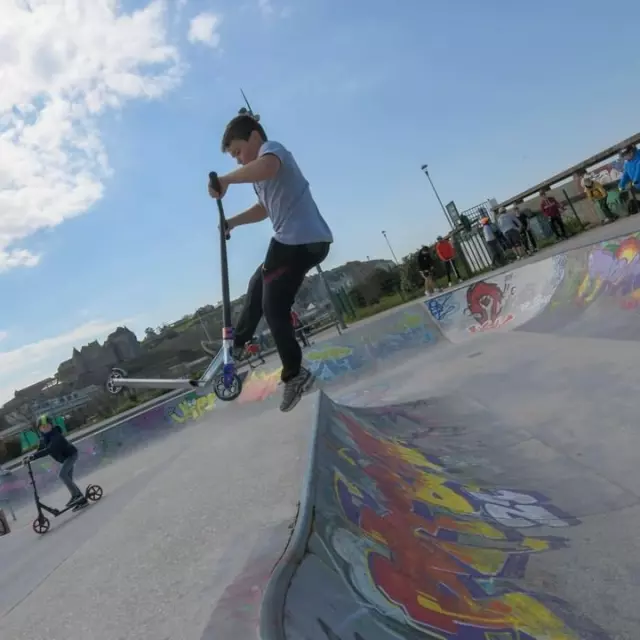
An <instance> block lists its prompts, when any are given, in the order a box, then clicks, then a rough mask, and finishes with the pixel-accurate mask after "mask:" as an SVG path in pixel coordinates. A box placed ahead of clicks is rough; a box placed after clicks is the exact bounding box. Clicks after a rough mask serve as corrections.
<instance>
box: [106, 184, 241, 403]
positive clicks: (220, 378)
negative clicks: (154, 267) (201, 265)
mask: <svg viewBox="0 0 640 640" xmlns="http://www.w3.org/2000/svg"><path fill="white" fill-rule="evenodd" d="M209 185H210V186H211V188H212V189H214V190H215V191H217V192H218V193H219V192H220V181H219V180H218V174H217V173H215V172H214V171H212V172H211V173H210V174H209ZM216 203H217V205H218V218H219V228H220V271H221V276H222V325H223V326H222V348H221V349H220V351H219V352H218V355H216V356H215V358H213V360H212V361H211V363H210V364H209V366H208V367H207V369H206V370H205V372H204V373H203V374H202V377H200V378H199V379H197V380H192V379H188V378H179V379H173V380H171V379H162V378H155V379H147V378H127V377H126V373H125V372H124V371H123V370H122V369H113V370H112V371H111V373H110V374H109V377H108V379H107V383H106V389H107V391H108V392H109V393H111V394H114V395H117V394H119V393H121V392H122V391H123V390H124V389H125V388H129V389H190V388H201V387H206V386H208V385H209V384H211V383H212V382H213V391H214V393H215V394H216V396H217V397H218V398H219V399H220V400H224V401H231V400H235V399H236V398H237V397H238V396H239V395H240V393H241V392H242V378H241V377H240V376H239V375H238V371H237V368H236V364H235V362H234V360H233V326H232V325H231V296H230V294H229V266H228V262H227V240H229V238H230V237H231V236H230V234H229V230H228V227H227V221H226V218H225V215H224V208H223V206H222V201H221V200H219V199H218V200H216Z"/></svg>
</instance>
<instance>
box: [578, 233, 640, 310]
mask: <svg viewBox="0 0 640 640" xmlns="http://www.w3.org/2000/svg"><path fill="white" fill-rule="evenodd" d="M600 295H607V296H611V297H615V298H619V299H620V302H619V304H620V306H621V308H623V309H635V308H637V307H638V306H639V305H640V234H634V235H633V236H628V237H626V238H624V239H623V240H617V241H616V240H613V241H610V242H606V243H603V244H601V245H599V246H598V247H596V248H594V249H593V250H592V251H591V253H590V254H589V260H588V265H587V273H586V275H585V276H584V278H583V280H582V282H581V283H580V286H579V287H578V293H577V302H579V303H580V304H583V305H589V304H591V303H592V302H593V301H594V300H596V298H598V297H599V296H600Z"/></svg>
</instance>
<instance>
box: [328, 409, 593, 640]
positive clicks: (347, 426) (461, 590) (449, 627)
mask: <svg viewBox="0 0 640 640" xmlns="http://www.w3.org/2000/svg"><path fill="white" fill-rule="evenodd" d="M387 411H388V410H387ZM403 415H404V419H405V420H406V419H409V418H411V414H410V413H409V414H407V413H406V412H404V413H403ZM385 417H386V414H385ZM414 419H417V418H414ZM391 424H393V423H391ZM334 425H335V426H334V429H333V432H332V433H333V436H334V437H335V438H337V440H338V443H339V444H338V443H333V444H331V445H330V446H331V447H332V448H333V450H335V451H337V452H339V460H340V461H341V462H340V463H337V465H338V466H336V467H335V468H334V495H335V500H336V503H337V505H338V507H339V509H340V511H341V513H342V515H343V517H344V518H345V520H346V521H348V522H349V523H350V529H349V530H347V529H346V528H344V527H343V526H340V525H339V524H337V525H336V526H335V527H334V528H333V529H332V530H331V536H330V540H331V545H332V547H333V549H334V551H335V552H336V553H337V554H338V556H339V557H340V558H342V560H343V561H344V564H345V566H346V569H345V572H346V575H345V578H346V579H347V580H348V581H349V584H350V585H351V586H352V588H353V589H354V590H355V591H356V592H357V593H358V594H359V597H360V598H361V599H364V601H365V602H366V603H368V606H370V607H373V608H375V609H378V610H380V611H381V612H383V613H384V616H385V617H386V618H387V619H389V618H391V619H395V620H397V621H399V622H402V623H403V624H409V625H411V626H412V627H414V628H416V629H419V630H421V631H423V632H425V631H426V632H429V633H438V634H442V635H441V636H438V637H442V638H448V639H449V638H467V637H469V638H470V637H474V638H475V637H476V635H475V634H477V637H478V638H480V637H483V638H489V637H496V638H497V637H505V638H507V637H509V638H511V637H516V636H517V637H521V636H522V637H523V638H524V637H527V638H543V637H544V638H551V637H553V638H558V639H565V640H576V639H577V638H578V637H580V635H579V633H576V631H574V630H573V628H571V627H570V626H569V625H570V624H571V625H573V624H575V619H574V618H573V617H569V618H568V619H567V620H565V619H564V618H563V613H562V609H558V610H556V609H554V610H551V609H549V608H547V606H546V605H545V601H544V600H541V599H540V598H539V597H537V596H536V594H532V593H529V592H526V591H525V590H523V589H522V588H521V587H520V586H519V584H516V583H510V582H508V579H509V578H516V579H521V578H523V577H524V575H525V569H526V566H527V563H528V560H529V558H530V556H531V555H533V554H537V553H544V552H546V551H549V550H553V549H559V548H562V547H565V546H566V545H567V540H565V539H564V538H558V537H552V536H533V535H525V534H524V533H523V532H522V529H530V528H532V527H540V526H548V527H555V528H560V527H568V526H574V525H577V524H579V521H578V520H577V519H575V518H573V517H571V516H569V515H568V514H565V513H563V512H562V511H561V510H559V509H558V508H557V507H555V506H553V505H552V504H550V502H549V500H548V499H547V498H546V497H545V496H543V495H541V494H539V493H535V492H524V491H513V490H510V489H505V488H499V489H486V488H483V487H480V486H477V485H475V484H473V483H469V482H467V483H464V484H463V483H461V482H459V481H458V480H456V476H455V475H454V474H452V473H449V471H448V469H447V467H446V466H445V462H444V461H443V460H441V459H438V458H437V457H435V456H431V455H429V456H427V455H425V454H424V453H422V452H421V451H420V450H419V449H417V448H415V447H413V446H410V445H409V444H407V443H405V442H402V441H400V440H398V439H397V438H391V437H387V436H384V435H382V434H381V433H380V432H374V431H372V427H371V425H370V424H369V423H367V424H366V425H364V424H361V422H360V420H359V417H358V414H354V413H353V412H352V411H350V410H346V409H340V410H339V411H337V415H336V418H335V422H334ZM345 430H346V433H345ZM345 444H346V445H347V446H344V445H345ZM341 469H342V470H341ZM325 633H326V630H325ZM328 636H329V637H333V636H331V635H329V634H328ZM590 637H604V636H596V635H594V636H590Z"/></svg>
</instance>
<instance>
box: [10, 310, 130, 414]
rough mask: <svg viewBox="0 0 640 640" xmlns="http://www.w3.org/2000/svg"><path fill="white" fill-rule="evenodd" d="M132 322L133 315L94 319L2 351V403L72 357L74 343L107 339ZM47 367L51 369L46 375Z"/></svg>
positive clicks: (79, 343) (48, 369)
mask: <svg viewBox="0 0 640 640" xmlns="http://www.w3.org/2000/svg"><path fill="white" fill-rule="evenodd" d="M131 322H132V320H131V319H124V320H113V321H103V320H91V321H90V322H85V323H84V324H82V325H80V326H78V327H76V328H75V329H73V330H71V331H68V332H67V333H62V334H60V335H57V336H54V337H52V338H45V339H43V340H39V341H38V342H32V343H30V344H26V345H23V346H22V347H18V348H17V349H12V350H11V351H0V404H4V403H5V402H7V401H8V400H10V399H11V398H13V393H14V391H16V390H17V389H21V388H23V387H25V386H28V385H30V384H34V383H35V382H38V380H41V379H42V378H43V377H47V375H53V374H54V373H55V371H56V369H57V367H58V365H59V364H60V362H62V361H63V360H67V359H68V358H70V357H71V350H72V349H73V347H78V348H80V347H82V346H83V345H85V344H87V343H88V342H91V341H92V340H104V339H105V338H106V337H107V335H108V334H109V333H111V332H112V331H113V330H114V329H116V328H117V327H120V326H124V325H127V324H131ZM43 371H49V373H47V374H45V375H43Z"/></svg>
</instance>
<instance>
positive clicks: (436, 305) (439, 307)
mask: <svg viewBox="0 0 640 640" xmlns="http://www.w3.org/2000/svg"><path fill="white" fill-rule="evenodd" d="M425 304H426V305H427V309H429V313H430V314H431V315H432V316H433V318H434V320H436V321H437V322H446V321H447V320H449V319H450V318H451V316H452V315H453V314H454V313H455V312H456V311H458V309H460V305H459V304H458V303H457V302H456V300H455V299H454V298H453V294H452V293H445V294H444V295H442V296H438V297H437V298H433V299H432V300H427V301H426V302H425Z"/></svg>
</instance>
